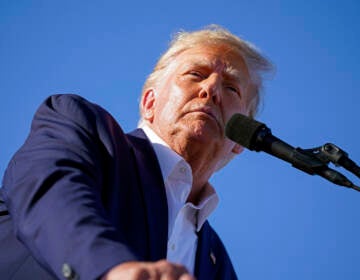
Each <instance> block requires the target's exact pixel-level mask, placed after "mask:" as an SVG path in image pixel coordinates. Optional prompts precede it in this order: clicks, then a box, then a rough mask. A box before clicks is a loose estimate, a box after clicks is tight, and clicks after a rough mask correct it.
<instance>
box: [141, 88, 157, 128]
mask: <svg viewBox="0 0 360 280" xmlns="http://www.w3.org/2000/svg"><path fill="white" fill-rule="evenodd" d="M154 108H155V91H154V89H153V88H149V89H147V90H146V91H145V92H144V94H143V96H142V99H141V112H142V117H143V119H144V120H146V121H148V122H150V123H152V122H153V120H154Z"/></svg>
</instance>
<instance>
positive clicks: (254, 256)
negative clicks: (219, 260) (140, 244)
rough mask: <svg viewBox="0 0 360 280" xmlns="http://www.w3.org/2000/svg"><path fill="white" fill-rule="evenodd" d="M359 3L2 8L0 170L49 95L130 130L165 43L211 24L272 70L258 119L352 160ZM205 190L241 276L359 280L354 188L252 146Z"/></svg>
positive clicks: (28, 4) (298, 141) (356, 152)
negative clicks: (214, 200) (79, 99)
mask: <svg viewBox="0 0 360 280" xmlns="http://www.w3.org/2000/svg"><path fill="white" fill-rule="evenodd" d="M359 5H360V4H359V2H358V1H355V0H354V1H350V0H342V1H319V0H312V1H310V0H303V1H291V0H288V1H280V0H278V1H275V0H268V1H265V0H264V1H259V0H252V1H241V0H231V1H229V0H224V1H188V0H184V1H177V2H176V1H175V2H171V1H143V2H140V1H45V0H44V1H31V0H30V1H22V0H18V1H11V0H2V1H0V94H1V104H0V108H1V110H0V128H1V137H0V147H1V148H0V172H1V174H2V173H3V171H4V170H5V168H6V165H7V163H8V161H9V159H10V157H11V155H12V154H13V153H14V152H15V151H16V150H17V149H18V148H19V147H20V145H21V144H22V143H23V141H24V140H25V138H26V135H27V133H28V131H29V126H30V122H31V118H32V115H33V113H34V111H35V110H36V108H37V107H38V105H39V104H40V103H41V102H42V101H43V100H44V99H45V97H47V96H48V95H50V94H53V93H70V92H71V93H77V94H80V95H82V96H84V97H86V98H88V99H90V100H91V101H93V102H96V103H99V104H100V105H102V106H103V107H105V108H106V109H107V110H109V111H110V112H111V113H112V114H113V115H114V116H115V118H116V119H117V120H118V121H119V122H120V123H121V125H122V126H123V128H124V129H125V130H126V131H129V130H131V129H132V128H134V127H135V126H136V123H137V119H138V109H137V108H138V106H137V102H138V97H139V94H140V90H141V87H142V84H143V81H144V79H145V77H146V75H148V74H149V72H150V71H151V69H152V67H153V65H154V63H155V61H156V59H157V58H158V57H159V55H160V53H161V52H162V51H164V50H165V48H166V46H167V44H168V41H169V39H170V35H171V34H172V33H174V32H176V31H178V30H179V29H186V30H189V29H190V30H191V29H197V28H200V27H202V26H205V25H208V24H211V23H217V24H221V25H223V26H225V27H226V28H228V29H230V30H231V31H232V32H234V33H236V34H237V35H240V36H243V37H244V38H245V39H247V40H249V41H251V42H253V43H254V44H255V45H257V46H258V47H259V48H260V49H261V50H262V51H263V53H264V54H265V55H266V56H268V57H269V58H270V59H271V60H272V61H273V63H274V64H275V66H276V69H277V70H276V74H275V76H274V77H273V78H272V80H270V81H268V82H266V87H265V89H266V92H265V103H264V106H263V110H262V111H261V113H260V114H259V116H258V118H259V119H260V120H261V121H263V122H265V123H266V124H267V125H268V126H269V127H270V128H271V129H272V132H273V134H275V135H277V136H278V137H280V138H282V139H284V140H286V141H287V142H289V143H291V144H292V145H294V146H299V147H302V148H311V147H315V146H320V145H323V144H325V143H326V142H332V143H335V144H337V145H338V146H340V147H341V148H343V149H344V150H346V151H347V152H348V153H349V154H350V156H351V158H353V159H354V160H355V161H357V162H358V163H360V147H359V144H358V142H359V140H358V139H359V124H358V118H359V113H358V111H359V105H360V71H359V68H360V54H359V45H360V42H359V37H360V34H359V33H360V32H359V30H360V24H359V22H360V21H359V14H360V8H359ZM345 173H346V172H345ZM346 174H347V173H346ZM350 178H351V179H352V180H353V181H354V182H355V183H357V184H358V185H359V184H360V179H358V178H355V177H353V176H350ZM212 183H213V184H214V185H215V186H216V189H217V191H218V193H219V195H220V199H221V202H220V205H219V207H218V209H217V210H216V212H215V214H214V215H213V216H212V217H211V219H210V222H211V223H212V225H213V226H214V227H215V228H216V229H217V231H218V233H219V234H220V236H222V238H223V241H224V243H225V245H226V247H227V249H228V251H229V253H230V255H231V257H232V259H233V262H234V266H235V269H236V271H237V273H238V275H239V279H251V280H262V279H267V280H279V279H281V280H282V279H284V280H285V279H292V280H296V279H299V280H300V279H301V280H303V279H327V280H332V279H334V280H335V279H336V280H338V279H343V280H344V279H346V280H353V279H354V280H355V279H360V241H359V240H358V239H359V238H358V237H359V236H360V225H359V223H360V222H359V221H360V219H359V216H360V202H359V201H360V193H359V192H356V191H353V190H348V189H343V188H341V187H337V186H335V185H332V184H331V183H329V182H327V181H325V180H323V179H322V178H319V177H315V176H309V175H307V174H305V173H301V172H300V171H298V170H296V169H294V168H292V167H291V166H290V165H289V164H287V163H284V162H281V161H279V160H277V159H275V158H272V157H270V156H268V155H266V154H264V153H252V152H249V151H246V152H245V153H243V154H242V155H241V156H239V157H238V158H236V159H235V160H234V161H233V162H231V163H230V164H229V166H228V167H227V168H225V169H224V170H223V171H221V172H219V173H218V174H216V175H215V176H214V178H213V179H212Z"/></svg>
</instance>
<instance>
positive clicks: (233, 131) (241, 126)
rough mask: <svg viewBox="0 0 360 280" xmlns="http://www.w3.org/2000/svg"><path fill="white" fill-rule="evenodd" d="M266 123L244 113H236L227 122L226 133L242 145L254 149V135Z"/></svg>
mask: <svg viewBox="0 0 360 280" xmlns="http://www.w3.org/2000/svg"><path fill="white" fill-rule="evenodd" d="M264 126H265V125H264V124H263V123H261V122H258V121H256V120H254V119H251V118H249V117H247V116H244V115H242V114H235V115H233V116H232V117H231V119H230V120H229V121H228V122H227V124H226V127H225V135H226V136H227V137H228V138H229V139H230V140H232V141H234V142H236V143H238V144H240V145H241V146H243V147H245V148H247V149H249V150H253V145H254V142H255V141H254V137H256V136H257V131H258V130H259V129H261V128H263V127H264Z"/></svg>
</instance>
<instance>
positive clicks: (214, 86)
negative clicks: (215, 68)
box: [199, 74, 221, 104]
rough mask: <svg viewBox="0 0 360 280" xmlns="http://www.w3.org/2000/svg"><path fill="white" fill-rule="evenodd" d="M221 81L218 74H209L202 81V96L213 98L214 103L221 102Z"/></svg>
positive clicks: (200, 95)
mask: <svg viewBox="0 0 360 280" xmlns="http://www.w3.org/2000/svg"><path fill="white" fill-rule="evenodd" d="M220 85H221V81H220V77H219V76H218V75H216V74H214V75H210V76H208V77H207V78H206V79H204V80H203V81H202V83H201V90H200V92H199V97H200V98H208V99H212V101H213V102H214V104H219V103H220V101H221V86H220Z"/></svg>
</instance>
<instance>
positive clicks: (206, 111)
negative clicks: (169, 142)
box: [188, 107, 222, 129]
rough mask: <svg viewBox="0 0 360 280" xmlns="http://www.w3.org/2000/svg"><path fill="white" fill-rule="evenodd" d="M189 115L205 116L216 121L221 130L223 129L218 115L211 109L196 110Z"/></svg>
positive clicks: (201, 108)
mask: <svg viewBox="0 0 360 280" xmlns="http://www.w3.org/2000/svg"><path fill="white" fill-rule="evenodd" d="M188 113H198V114H200V115H204V116H206V117H208V118H210V119H212V120H213V121H215V122H216V124H217V125H218V126H219V128H220V129H221V127H222V126H221V124H220V121H219V118H218V117H217V115H216V114H215V113H214V112H213V110H212V109H211V108H210V107H200V108H195V109H193V110H190V111H189V112H188Z"/></svg>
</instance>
